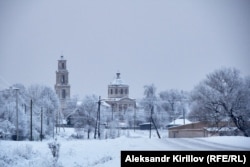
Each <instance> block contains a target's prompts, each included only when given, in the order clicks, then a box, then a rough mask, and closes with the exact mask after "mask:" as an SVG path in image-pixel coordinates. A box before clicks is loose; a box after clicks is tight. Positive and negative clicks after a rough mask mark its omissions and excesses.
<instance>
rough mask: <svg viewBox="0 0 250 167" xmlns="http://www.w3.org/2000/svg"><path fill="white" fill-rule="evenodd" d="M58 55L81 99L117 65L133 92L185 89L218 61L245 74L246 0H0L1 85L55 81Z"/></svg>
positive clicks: (99, 91)
mask: <svg viewBox="0 0 250 167" xmlns="http://www.w3.org/2000/svg"><path fill="white" fill-rule="evenodd" d="M62 54H63V55H64V57H65V58H66V59H67V67H68V70H69V82H70V85H71V95H72V96H73V95H78V96H79V97H80V98H82V97H83V96H84V95H88V94H92V93H95V94H96V95H100V96H102V97H103V98H105V97H107V87H108V84H109V83H110V82H111V81H112V80H113V79H114V77H115V74H116V72H117V71H119V72H120V73H121V78H122V79H123V80H124V81H125V82H126V83H128V84H129V85H130V96H131V97H132V98H141V97H142V96H143V86H144V85H147V84H152V83H153V84H154V85H155V86H156V88H157V92H158V93H159V92H160V91H163V90H168V89H179V90H185V91H190V90H192V89H193V88H194V86H195V85H197V84H198V83H199V82H200V81H201V80H203V79H204V78H205V77H206V75H207V74H208V73H211V72H213V71H214V70H215V69H219V68H221V67H235V68H237V69H239V70H240V71H241V72H242V74H243V75H250V1H249V0H220V1H218V0H206V1H205V0H189V1H187V0H172V1H170V0H123V1H117V0H105V1H104V0H94V1H92V0H91V1H90V0H53V1H51V0H43V1H40V0H35V1H31V0H23V1H19V0H12V1H8V0H1V1H0V89H3V88H7V87H8V86H10V85H12V84H14V83H22V84H24V85H25V86H29V85H31V84H43V85H47V86H50V87H52V88H54V85H55V81H56V79H55V77H56V73H55V71H56V70H57V60H58V59H59V58H60V56H61V55H62Z"/></svg>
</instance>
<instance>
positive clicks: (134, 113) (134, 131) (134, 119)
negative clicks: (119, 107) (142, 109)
mask: <svg viewBox="0 0 250 167" xmlns="http://www.w3.org/2000/svg"><path fill="white" fill-rule="evenodd" d="M134 112H135V113H134V132H135V118H136V108H134Z"/></svg>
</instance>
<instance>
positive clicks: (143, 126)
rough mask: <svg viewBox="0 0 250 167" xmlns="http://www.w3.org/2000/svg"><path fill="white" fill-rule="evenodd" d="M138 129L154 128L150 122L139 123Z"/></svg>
mask: <svg viewBox="0 0 250 167" xmlns="http://www.w3.org/2000/svg"><path fill="white" fill-rule="evenodd" d="M139 127H140V130H149V129H150V127H151V129H153V128H154V125H153V124H152V123H150V122H147V123H142V124H139Z"/></svg>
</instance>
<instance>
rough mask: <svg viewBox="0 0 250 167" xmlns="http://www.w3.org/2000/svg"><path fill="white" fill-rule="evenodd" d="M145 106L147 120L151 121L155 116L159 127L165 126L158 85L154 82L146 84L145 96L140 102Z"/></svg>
mask: <svg viewBox="0 0 250 167" xmlns="http://www.w3.org/2000/svg"><path fill="white" fill-rule="evenodd" d="M140 104H141V106H142V107H143V108H144V114H145V117H146V121H149V122H151V121H152V120H151V118H153V120H154V122H155V124H156V126H157V127H159V126H164V124H165V123H164V122H165V121H164V118H163V117H162V109H161V106H160V103H159V98H158V97H157V96H156V87H155V86H154V84H151V85H145V86H144V97H143V99H142V100H141V102H140Z"/></svg>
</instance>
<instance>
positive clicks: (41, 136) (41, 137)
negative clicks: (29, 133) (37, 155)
mask: <svg viewBox="0 0 250 167" xmlns="http://www.w3.org/2000/svg"><path fill="white" fill-rule="evenodd" d="M40 139H41V141H42V140H43V108H42V107H41V132H40Z"/></svg>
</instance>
